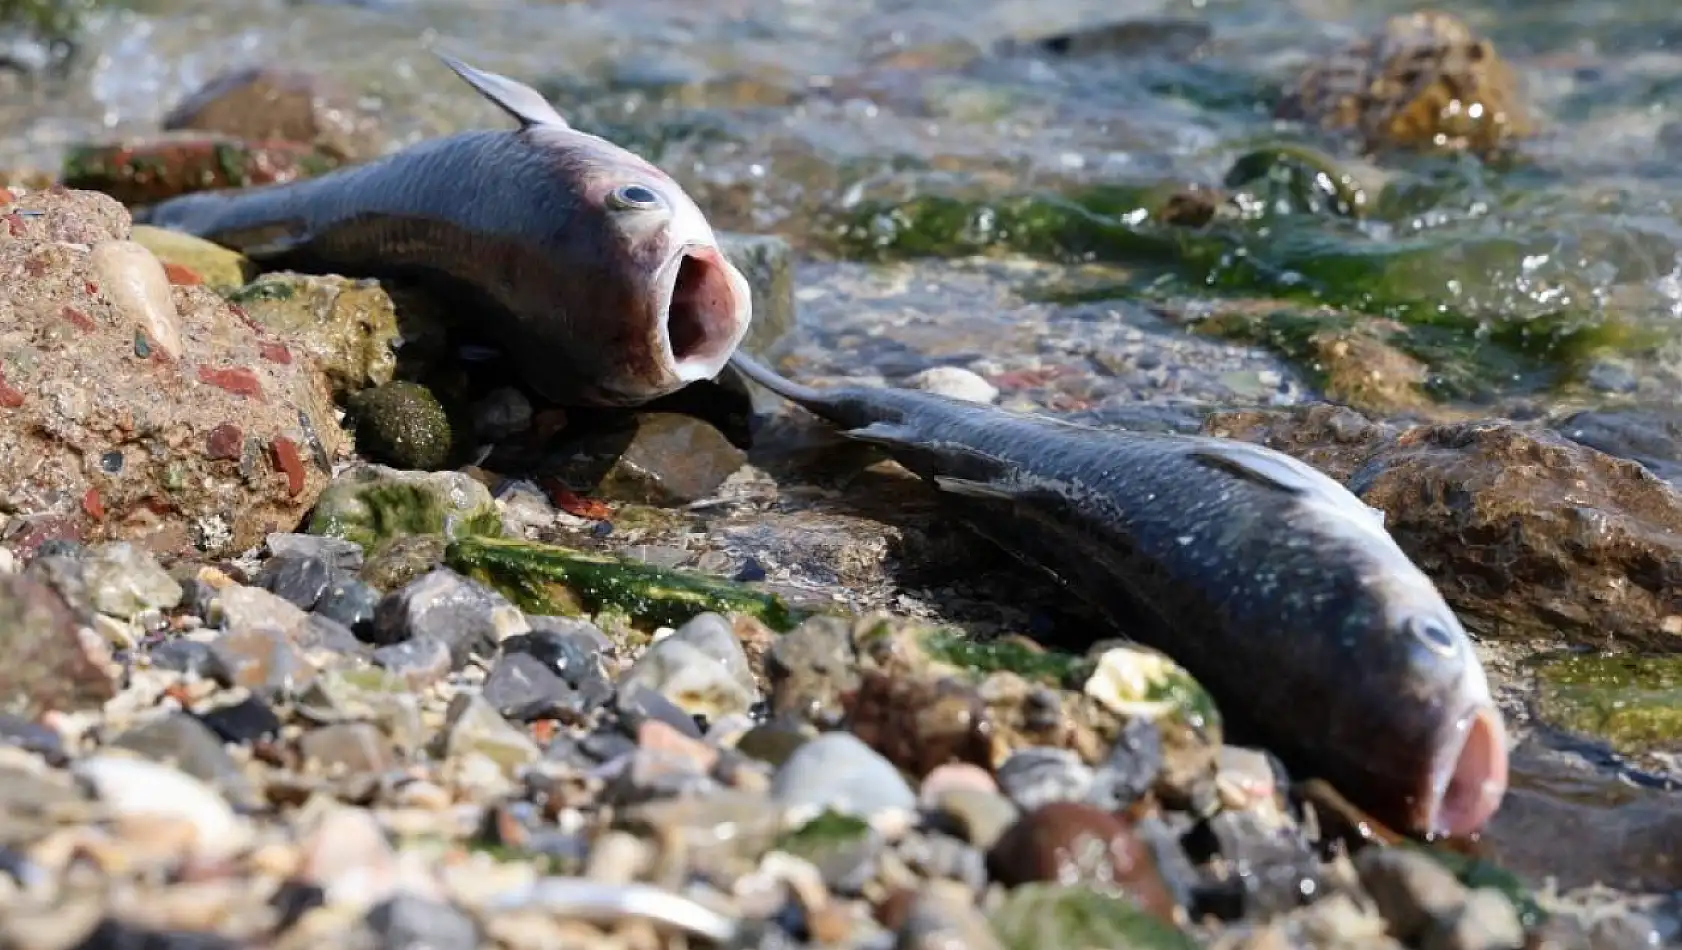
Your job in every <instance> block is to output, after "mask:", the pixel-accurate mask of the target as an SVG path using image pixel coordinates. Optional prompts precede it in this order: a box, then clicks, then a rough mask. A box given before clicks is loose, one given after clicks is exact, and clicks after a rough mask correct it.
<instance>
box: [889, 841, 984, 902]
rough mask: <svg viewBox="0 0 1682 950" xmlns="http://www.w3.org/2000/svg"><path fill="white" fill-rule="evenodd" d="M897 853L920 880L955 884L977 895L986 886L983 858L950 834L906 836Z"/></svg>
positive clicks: (981, 853) (980, 852)
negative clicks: (921, 877)
mask: <svg viewBox="0 0 1682 950" xmlns="http://www.w3.org/2000/svg"><path fill="white" fill-rule="evenodd" d="M898 851H899V856H900V859H901V860H903V861H904V862H905V863H906V864H907V865H908V866H910V867H911V868H912V869H913V870H916V871H918V872H920V873H921V875H922V876H923V877H924V878H945V879H946V880H949V881H957V882H959V883H961V884H963V885H964V886H966V887H968V888H970V889H971V890H973V891H975V892H977V893H980V892H981V890H982V889H983V888H985V887H986V886H987V855H986V854H984V853H983V852H982V851H981V850H980V849H979V848H975V847H971V846H970V845H969V844H967V843H965V842H963V841H959V840H958V839H957V838H953V837H951V836H950V835H943V834H914V835H907V836H906V837H905V839H904V840H902V841H901V842H900V843H899V848H898Z"/></svg>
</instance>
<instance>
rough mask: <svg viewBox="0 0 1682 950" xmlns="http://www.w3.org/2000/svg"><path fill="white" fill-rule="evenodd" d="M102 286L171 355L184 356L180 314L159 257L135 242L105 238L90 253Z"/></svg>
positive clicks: (107, 294)
mask: <svg viewBox="0 0 1682 950" xmlns="http://www.w3.org/2000/svg"><path fill="white" fill-rule="evenodd" d="M89 262H90V263H91V264H92V265H93V272H94V277H95V279H97V280H98V281H99V289H100V291H101V292H102V293H104V294H105V297H106V299H107V300H110V301H111V303H112V304H113V305H114V306H116V308H117V310H118V311H119V312H120V313H121V314H122V315H123V316H124V317H126V318H128V319H129V320H130V321H132V322H133V323H134V324H135V325H137V326H140V327H142V328H144V329H145V330H146V334H147V335H148V336H150V337H151V338H152V342H153V343H155V344H157V346H159V347H160V348H162V349H163V351H164V352H165V353H166V354H168V355H169V357H170V359H180V358H181V331H180V330H179V329H178V328H177V326H176V321H177V319H179V314H178V313H177V311H176V309H175V295H174V293H173V292H172V291H171V290H170V286H169V275H168V274H167V273H165V272H164V265H163V264H162V263H161V262H160V261H159V260H158V256H157V255H156V254H153V253H152V252H151V251H149V250H147V249H146V248H145V247H144V246H143V245H140V244H137V243H135V242H134V241H101V242H99V243H98V244H95V245H94V246H93V252H92V253H91V254H90V255H89Z"/></svg>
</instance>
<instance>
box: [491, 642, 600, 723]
mask: <svg viewBox="0 0 1682 950" xmlns="http://www.w3.org/2000/svg"><path fill="white" fill-rule="evenodd" d="M483 690H484V696H485V701H486V702H488V703H490V704H491V705H492V706H495V707H496V710H497V712H500V713H502V715H503V716H504V717H506V718H508V719H511V720H513V721H514V722H529V721H531V720H533V719H543V718H547V717H553V716H558V715H561V714H563V713H570V712H571V711H572V710H573V709H575V708H576V706H577V698H576V696H575V695H574V694H573V691H572V687H570V686H568V685H567V682H566V680H564V679H562V678H561V677H560V675H559V674H558V673H556V672H555V671H554V670H552V669H551V668H550V667H549V665H548V664H546V663H544V662H543V661H542V660H540V659H538V658H537V657H536V656H533V655H532V654H530V653H517V652H516V653H509V652H505V653H504V654H503V656H502V657H501V658H500V659H498V660H497V661H496V665H495V666H493V667H491V671H490V673H489V675H487V676H486V677H485V685H484V687H483Z"/></svg>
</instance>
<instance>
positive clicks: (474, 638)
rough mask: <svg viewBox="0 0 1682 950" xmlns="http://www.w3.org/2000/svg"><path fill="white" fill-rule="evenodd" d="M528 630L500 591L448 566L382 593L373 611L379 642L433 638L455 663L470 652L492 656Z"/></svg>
mask: <svg viewBox="0 0 1682 950" xmlns="http://www.w3.org/2000/svg"><path fill="white" fill-rule="evenodd" d="M530 629H531V626H530V625H529V624H528V623H527V622H526V618H525V615H523V614H521V613H520V611H519V610H518V609H517V608H516V607H515V606H514V605H513V604H510V603H509V602H508V601H507V599H505V598H504V597H503V596H502V595H501V594H498V593H497V592H496V591H493V590H491V589H490V588H488V587H485V586H484V585H482V584H477V583H474V582H473V581H470V580H468V579H467V578H465V577H462V576H461V575H460V574H457V573H456V572H454V571H452V570H450V569H449V568H438V569H437V570H434V571H432V572H430V573H428V574H425V575H423V576H421V577H420V578H418V579H416V580H414V581H413V582H411V583H409V584H408V585H407V586H405V587H403V588H402V589H401V590H398V591H395V592H393V593H391V594H388V595H386V598H385V599H384V600H382V601H380V605H379V608H378V610H377V611H376V613H375V615H374V638H375V642H378V643H400V642H402V641H404V640H411V639H432V640H436V641H437V642H439V643H442V644H444V645H445V646H447V647H449V650H450V656H451V657H452V658H453V661H454V663H455V665H456V666H458V667H459V666H461V665H462V664H464V663H466V662H467V658H468V657H469V656H470V655H472V654H473V653H478V654H480V655H481V656H492V655H494V654H495V652H496V650H497V647H498V646H499V645H500V644H501V643H502V641H504V640H506V639H508V638H509V637H511V636H514V635H515V634H520V633H525V632H527V631H528V630H530Z"/></svg>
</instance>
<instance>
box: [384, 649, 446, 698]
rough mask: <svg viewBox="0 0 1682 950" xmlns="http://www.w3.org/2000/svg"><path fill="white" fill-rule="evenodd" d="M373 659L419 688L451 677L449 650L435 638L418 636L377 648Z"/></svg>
mask: <svg viewBox="0 0 1682 950" xmlns="http://www.w3.org/2000/svg"><path fill="white" fill-rule="evenodd" d="M373 660H374V665H375V666H378V667H380V668H381V669H385V670H390V671H391V672H392V673H393V674H394V675H396V676H400V677H402V678H403V681H404V682H406V683H408V684H409V685H410V686H411V687H414V688H416V689H419V688H422V687H425V686H428V685H430V684H432V683H436V682H438V681H439V680H441V679H443V678H444V677H446V676H448V675H450V664H451V660H450V648H449V647H448V646H446V645H444V644H443V643H441V642H439V641H438V639H437V638H436V637H417V638H416V639H413V640H404V641H403V642H402V643H388V644H386V645H385V646H383V647H377V648H375V650H374V655H373Z"/></svg>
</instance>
